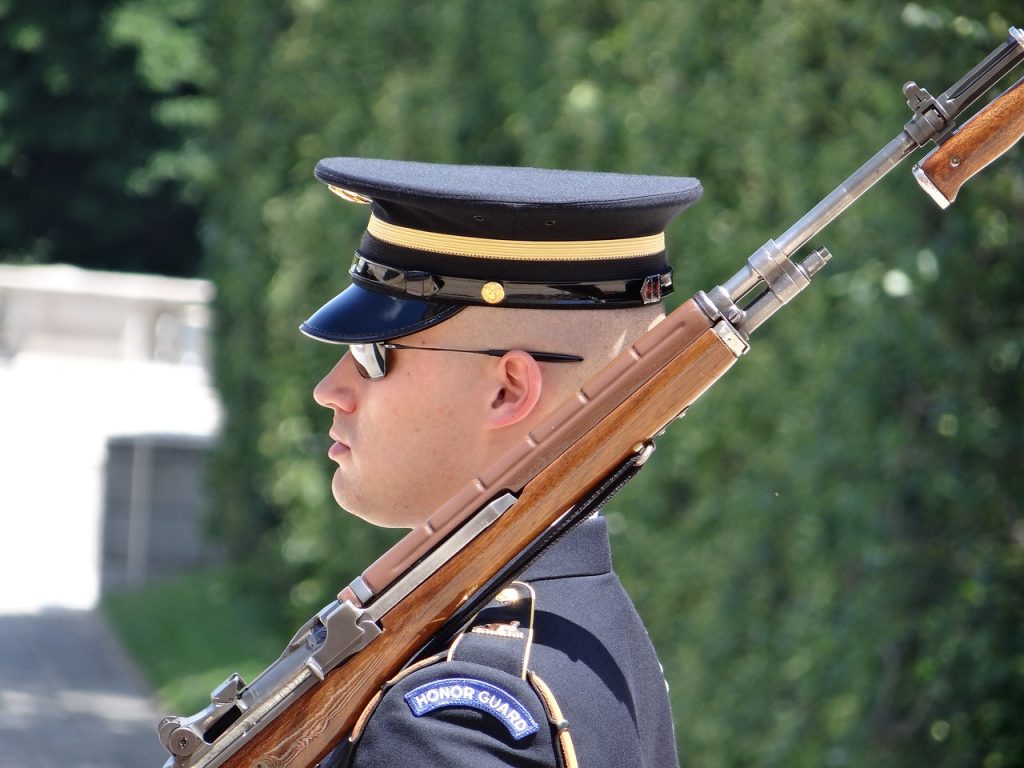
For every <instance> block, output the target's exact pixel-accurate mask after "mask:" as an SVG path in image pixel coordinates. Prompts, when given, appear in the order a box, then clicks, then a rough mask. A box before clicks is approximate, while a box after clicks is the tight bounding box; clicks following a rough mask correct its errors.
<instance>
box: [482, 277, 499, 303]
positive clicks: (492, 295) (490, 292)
mask: <svg viewBox="0 0 1024 768" xmlns="http://www.w3.org/2000/svg"><path fill="white" fill-rule="evenodd" d="M480 298H482V299H483V300H484V301H486V302H487V303H488V304H497V303H499V302H500V301H501V300H502V299H504V298H505V289H504V288H503V287H502V286H501V283H496V282H494V281H493V280H492V281H491V282H489V283H484V285H483V287H482V288H481V289H480Z"/></svg>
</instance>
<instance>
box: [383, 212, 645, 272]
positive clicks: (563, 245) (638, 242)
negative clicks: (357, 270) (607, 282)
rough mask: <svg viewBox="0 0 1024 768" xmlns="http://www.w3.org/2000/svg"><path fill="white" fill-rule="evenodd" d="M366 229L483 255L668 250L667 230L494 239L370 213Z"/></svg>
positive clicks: (595, 255)
mask: <svg viewBox="0 0 1024 768" xmlns="http://www.w3.org/2000/svg"><path fill="white" fill-rule="evenodd" d="M366 231H367V232H369V233H370V234H371V235H373V236H374V237H375V238H377V239H378V240H383V241H384V242H386V243H391V244H392V245H398V246H401V247H403V248H415V249H416V250H419V251H431V252H433V253H445V254H448V255H450V256H469V257H475V258H484V259H511V260H532V261H536V260H539V259H556V260H557V259H573V260H582V261H587V260H599V259H624V258H631V257H638V256H650V255H652V254H655V253H661V252H662V251H664V250H665V233H664V232H661V233H659V234H657V235H647V236H645V237H626V238H622V239H619V240H491V239H489V238H485V237H463V236H461V235H445V234H441V233H439V232H425V231H423V230H421V229H409V228H408V227H400V226H397V225H395V224H388V223H387V222H386V221H381V220H380V219H378V218H377V217H376V216H374V215H372V214H371V215H370V223H369V224H367V226H366Z"/></svg>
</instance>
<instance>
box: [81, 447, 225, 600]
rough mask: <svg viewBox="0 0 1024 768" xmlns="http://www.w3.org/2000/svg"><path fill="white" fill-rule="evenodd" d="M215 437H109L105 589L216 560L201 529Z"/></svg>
mask: <svg viewBox="0 0 1024 768" xmlns="http://www.w3.org/2000/svg"><path fill="white" fill-rule="evenodd" d="M210 446H211V441H210V440H209V439H206V438H202V437H187V436H183V435H130V436H120V437H112V438H111V439H110V440H108V441H107V462H106V471H105V482H104V494H103V534H102V549H101V557H100V568H101V570H100V594H101V595H106V594H109V593H111V592H115V591H118V590H122V589H130V588H133V587H139V586H142V585H143V584H147V583H152V582H155V581H159V580H160V579H163V578H167V577H168V576H173V575H175V574H178V573H181V572H183V571H187V570H190V569H193V568H200V567H203V566H207V565H210V564H212V563H215V562H216V561H217V559H218V554H219V553H218V549H217V548H216V547H214V546H213V545H212V544H211V543H210V542H209V541H208V540H207V539H206V537H205V536H204V535H203V516H204V513H205V511H206V490H205V486H204V480H205V473H206V457H207V455H208V453H209V449H210Z"/></svg>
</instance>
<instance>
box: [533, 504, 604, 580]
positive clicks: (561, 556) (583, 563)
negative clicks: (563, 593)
mask: <svg viewBox="0 0 1024 768" xmlns="http://www.w3.org/2000/svg"><path fill="white" fill-rule="evenodd" d="M611 569H612V550H611V545H610V544H609V542H608V521H607V520H605V518H604V517H602V516H600V515H596V516H594V517H592V518H590V519H588V520H584V521H583V522H582V523H580V524H579V525H577V526H576V527H575V528H573V529H572V530H571V531H569V533H567V534H566V535H565V536H563V537H561V538H560V539H558V540H557V541H556V542H555V543H554V544H552V545H551V546H550V547H548V548H547V549H546V550H544V552H543V553H542V554H541V555H540V557H538V558H537V559H536V560H535V561H534V562H533V563H532V564H531V565H530V566H529V567H528V568H527V569H526V570H525V571H524V572H523V575H522V577H521V578H522V580H523V581H527V582H530V581H537V580H539V579H557V578H564V577H567V576H598V575H600V574H603V573H608V572H609V571H611Z"/></svg>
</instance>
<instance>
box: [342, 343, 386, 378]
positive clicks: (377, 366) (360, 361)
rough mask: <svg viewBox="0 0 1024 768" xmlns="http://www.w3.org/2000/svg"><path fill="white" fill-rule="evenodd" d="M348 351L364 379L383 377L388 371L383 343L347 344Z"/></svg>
mask: <svg viewBox="0 0 1024 768" xmlns="http://www.w3.org/2000/svg"><path fill="white" fill-rule="evenodd" d="M348 351H349V352H351V353H352V361H353V362H354V363H355V364H356V370H357V371H359V375H360V376H362V377H363V378H364V379H383V378H384V374H385V373H387V372H388V362H387V354H388V351H387V348H386V347H385V346H384V345H383V344H349V345H348Z"/></svg>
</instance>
